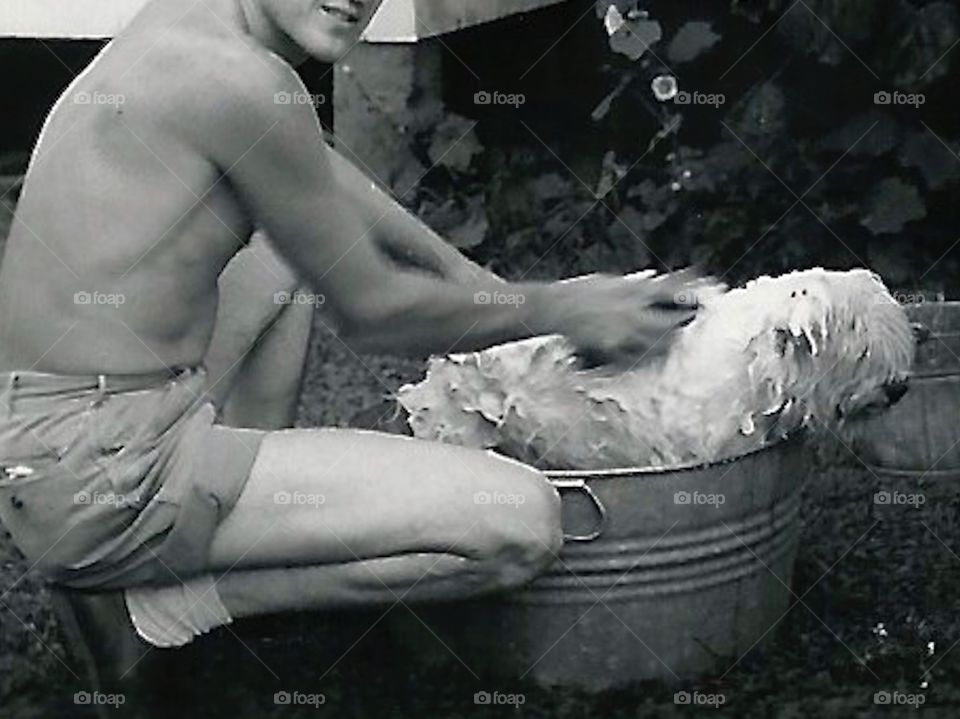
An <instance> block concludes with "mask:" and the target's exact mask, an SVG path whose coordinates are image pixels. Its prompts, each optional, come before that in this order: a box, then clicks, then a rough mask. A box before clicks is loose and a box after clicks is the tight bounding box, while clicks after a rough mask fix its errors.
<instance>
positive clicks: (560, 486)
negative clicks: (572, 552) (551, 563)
mask: <svg viewBox="0 0 960 719" xmlns="http://www.w3.org/2000/svg"><path fill="white" fill-rule="evenodd" d="M550 484H552V485H553V486H554V488H555V489H556V490H557V491H558V492H560V493H561V495H562V493H563V492H565V491H571V492H580V493H581V494H584V495H586V497H587V499H589V500H590V501H591V502H592V503H593V506H594V508H595V509H596V510H597V523H596V525H595V526H594V528H593V531H591V532H590V533H589V534H567V533H566V532H564V533H563V541H564V542H592V541H593V540H594V539H597V538H599V537H600V535H601V534H603V530H604V529H605V528H606V526H607V508H606V507H604V506H603V502H601V501H600V497H598V496H597V495H596V493H595V492H594V491H593V490H592V489H591V488H590V485H588V484H587V483H586V482H585V481H584V480H582V479H554V478H551V479H550Z"/></svg>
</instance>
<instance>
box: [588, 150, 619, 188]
mask: <svg viewBox="0 0 960 719" xmlns="http://www.w3.org/2000/svg"><path fill="white" fill-rule="evenodd" d="M626 174H627V166H626V165H623V164H621V163H619V162H617V153H615V152H614V151H613V150H608V151H607V153H606V154H605V155H604V156H603V162H602V163H601V167H600V181H599V182H598V183H597V189H596V190H595V193H594V194H595V195H596V198H597V199H598V200H602V199H603V198H604V197H606V196H607V195H609V194H610V191H611V190H612V189H613V188H614V186H615V185H616V184H617V183H618V182H620V180H622V179H623V177H624V175H626Z"/></svg>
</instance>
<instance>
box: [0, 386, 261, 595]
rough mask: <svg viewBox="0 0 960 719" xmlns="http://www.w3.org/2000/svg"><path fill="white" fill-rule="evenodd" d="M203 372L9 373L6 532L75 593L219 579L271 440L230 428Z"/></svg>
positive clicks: (1, 437) (2, 448) (3, 432)
mask: <svg viewBox="0 0 960 719" xmlns="http://www.w3.org/2000/svg"><path fill="white" fill-rule="evenodd" d="M205 385H206V375H205V372H204V371H203V370H202V369H200V368H192V369H183V370H176V371H171V372H169V373H165V374H163V375H150V376H128V377H127V376H124V377H120V376H112V375H100V376H97V375H94V376H67V375H52V374H42V373H37V372H14V373H3V374H0V523H2V524H3V525H4V526H5V527H6V529H7V530H8V531H9V532H10V534H11V535H12V536H13V541H14V543H15V544H16V546H17V547H18V548H19V549H20V551H21V552H23V554H25V555H26V557H27V560H28V561H29V562H30V563H31V565H33V566H35V567H37V568H38V569H39V570H40V571H41V572H43V573H44V574H46V575H47V576H48V577H49V578H50V579H51V580H52V581H54V582H56V583H58V584H63V585H66V586H70V587H75V588H84V589H94V588H96V589H116V588H122V587H130V586H138V585H144V584H171V583H179V582H183V581H185V580H186V579H187V578H188V577H190V576H195V575H197V574H199V573H202V572H205V571H209V569H210V568H209V567H208V566H207V555H208V552H209V547H210V542H211V540H212V538H213V535H214V532H215V530H216V528H217V525H218V524H219V523H220V521H221V520H222V519H223V518H224V517H225V516H226V515H227V513H228V512H230V510H231V509H232V508H233V506H234V504H235V503H236V501H237V499H238V497H239V496H240V493H241V492H242V490H243V488H244V485H245V483H246V481H247V478H248V477H249V475H250V470H251V468H252V465H253V462H254V460H255V459H256V456H257V452H258V450H259V447H260V443H261V442H262V440H263V437H264V436H265V434H266V433H265V432H261V431H257V430H246V429H237V428H233V427H225V426H222V425H218V424H216V422H215V419H216V416H215V410H214V408H213V406H212V405H211V404H210V403H209V402H208V401H205V399H204V392H205V390H206V386H205Z"/></svg>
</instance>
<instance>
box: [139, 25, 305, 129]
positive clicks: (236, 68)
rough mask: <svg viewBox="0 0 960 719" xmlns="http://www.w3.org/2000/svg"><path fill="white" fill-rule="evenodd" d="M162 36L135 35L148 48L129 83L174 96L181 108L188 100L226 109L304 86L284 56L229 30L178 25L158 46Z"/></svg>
mask: <svg viewBox="0 0 960 719" xmlns="http://www.w3.org/2000/svg"><path fill="white" fill-rule="evenodd" d="M160 41H161V38H156V39H154V38H152V37H150V36H145V37H142V38H138V44H140V45H145V46H149V47H151V49H150V50H149V51H148V52H147V54H145V55H144V56H143V57H142V60H140V61H139V62H138V66H139V67H138V69H137V71H135V72H133V73H131V74H130V84H136V85H137V86H138V87H147V88H151V89H152V90H155V91H157V92H156V99H159V100H161V101H162V102H165V103H166V102H169V101H171V100H172V101H174V102H175V103H176V107H177V109H178V110H181V111H182V110H185V109H187V107H188V106H189V105H192V106H195V107H198V108H203V107H210V108H219V109H223V110H227V109H230V108H231V107H235V105H236V103H240V104H243V105H244V106H247V107H249V103H250V102H251V101H253V100H261V99H266V101H267V102H269V103H272V102H273V98H274V95H275V94H276V93H278V92H284V91H288V92H290V91H294V89H296V90H299V89H300V88H301V87H302V83H301V81H300V80H299V78H298V76H297V75H296V73H295V71H294V70H293V68H292V67H291V66H290V65H289V64H287V63H286V62H285V61H284V60H283V59H281V58H280V57H278V56H277V55H275V54H273V53H272V52H270V51H269V50H267V49H265V48H263V47H261V46H259V45H257V44H256V43H254V42H253V41H252V40H249V39H247V38H245V37H241V36H238V35H235V34H233V33H230V32H227V31H223V32H210V31H205V30H192V31H179V32H177V33H176V34H175V35H174V37H172V38H171V37H170V35H167V36H165V37H163V38H162V47H158V46H159V45H160V44H161V43H160ZM132 54H134V55H136V50H133V52H132ZM137 76H139V77H137ZM140 80H142V81H143V82H140ZM181 102H182V103H186V104H185V105H181V104H180V103H181Z"/></svg>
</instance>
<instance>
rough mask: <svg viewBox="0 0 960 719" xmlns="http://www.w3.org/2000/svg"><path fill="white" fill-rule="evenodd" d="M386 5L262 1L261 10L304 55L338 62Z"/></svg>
mask: <svg viewBox="0 0 960 719" xmlns="http://www.w3.org/2000/svg"><path fill="white" fill-rule="evenodd" d="M382 1H383V0H261V6H262V7H263V10H264V13H265V14H266V16H267V17H268V18H269V19H270V20H271V21H272V22H273V23H274V24H275V25H276V27H277V29H279V30H280V31H281V32H282V33H284V34H285V35H287V36H289V37H290V39H291V40H293V42H294V43H295V44H296V45H298V46H299V47H300V48H302V49H303V50H304V52H306V53H307V54H309V55H310V56H311V57H314V58H316V59H317V60H320V61H322V62H336V61H337V60H339V59H340V58H341V57H343V56H344V55H345V54H346V53H347V51H348V50H349V49H350V48H351V47H352V46H353V45H354V44H355V43H356V42H357V41H358V40H359V38H360V33H361V32H363V29H364V28H365V27H366V26H367V23H369V22H370V18H371V17H373V14H374V12H376V10H377V8H378V7H379V6H380V3H381V2H382ZM387 1H388V2H389V1H391V0H387Z"/></svg>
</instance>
